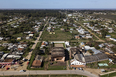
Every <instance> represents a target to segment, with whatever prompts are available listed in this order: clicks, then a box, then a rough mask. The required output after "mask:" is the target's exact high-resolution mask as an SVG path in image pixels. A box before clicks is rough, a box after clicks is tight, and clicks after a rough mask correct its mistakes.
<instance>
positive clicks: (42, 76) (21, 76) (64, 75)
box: [0, 74, 87, 77]
mask: <svg viewBox="0 0 116 77" xmlns="http://www.w3.org/2000/svg"><path fill="white" fill-rule="evenodd" d="M0 77H87V76H82V75H76V74H67V75H66V74H62V75H20V76H13V75H12V76H0Z"/></svg>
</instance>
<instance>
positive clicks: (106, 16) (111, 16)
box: [93, 14, 116, 20]
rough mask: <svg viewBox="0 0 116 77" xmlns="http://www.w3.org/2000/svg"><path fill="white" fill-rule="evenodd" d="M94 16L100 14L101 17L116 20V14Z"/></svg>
mask: <svg viewBox="0 0 116 77" xmlns="http://www.w3.org/2000/svg"><path fill="white" fill-rule="evenodd" d="M93 16H98V17H101V18H107V19H111V20H116V15H110V14H109V15H93Z"/></svg>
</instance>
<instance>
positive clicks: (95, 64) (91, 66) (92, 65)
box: [87, 60, 116, 69]
mask: <svg viewBox="0 0 116 77" xmlns="http://www.w3.org/2000/svg"><path fill="white" fill-rule="evenodd" d="M98 63H107V64H108V66H102V67H100V66H98ZM87 67H90V68H96V69H97V68H98V67H99V68H116V64H112V63H109V60H105V61H100V62H94V63H88V64H87Z"/></svg>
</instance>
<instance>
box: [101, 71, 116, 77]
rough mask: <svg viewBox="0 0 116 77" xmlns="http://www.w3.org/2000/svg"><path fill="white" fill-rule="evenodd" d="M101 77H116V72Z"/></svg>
mask: <svg viewBox="0 0 116 77" xmlns="http://www.w3.org/2000/svg"><path fill="white" fill-rule="evenodd" d="M100 77H116V72H114V73H110V74H106V75H102V76H100Z"/></svg>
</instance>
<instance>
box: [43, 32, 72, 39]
mask: <svg viewBox="0 0 116 77" xmlns="http://www.w3.org/2000/svg"><path fill="white" fill-rule="evenodd" d="M41 38H42V40H48V41H66V40H70V39H71V38H72V34H71V33H70V32H63V31H61V30H55V34H49V32H48V31H44V32H43V34H42V36H41Z"/></svg>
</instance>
